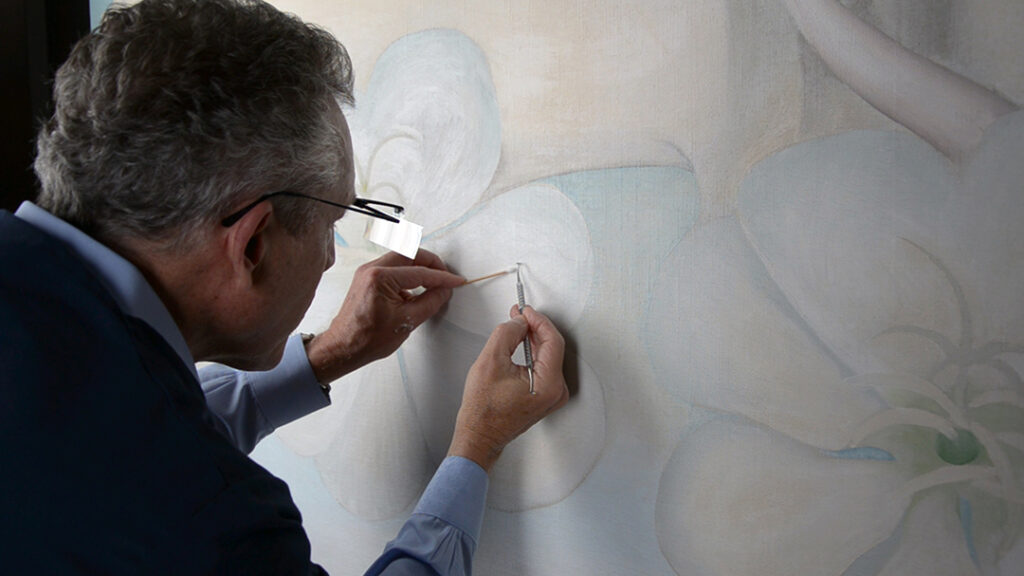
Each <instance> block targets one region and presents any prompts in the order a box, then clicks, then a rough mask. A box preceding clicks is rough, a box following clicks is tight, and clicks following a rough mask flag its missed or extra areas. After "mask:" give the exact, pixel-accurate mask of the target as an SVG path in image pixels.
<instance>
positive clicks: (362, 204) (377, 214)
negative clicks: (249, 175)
mask: <svg viewBox="0 0 1024 576" xmlns="http://www.w3.org/2000/svg"><path fill="white" fill-rule="evenodd" d="M274 196H291V197H293V198H305V199H307V200H315V201H317V202H322V203H324V204H329V205H331V206H334V207H336V208H344V209H345V210H351V211H353V212H359V213H360V214H366V215H367V216H372V217H374V218H380V219H381V220H387V221H388V222H392V223H395V224H398V223H399V220H398V218H395V217H394V216H391V215H390V214H385V213H384V212H381V211H380V210H378V209H376V208H374V207H373V206H371V205H376V206H387V207H388V208H391V209H392V210H394V211H395V214H401V213H402V212H405V208H402V207H401V206H399V205H398V204H391V203H390V202H381V201H380V200H367V199H365V198H356V199H355V200H354V201H353V202H352V205H351V206H348V205H345V204H339V203H337V202H331V201H330V200H324V199H323V198H317V197H316V196H310V195H308V194H299V193H298V192H291V191H288V190H284V191H281V192H271V193H270V194H264V195H263V196H260V197H259V198H257V199H255V200H253V201H252V202H250V203H249V204H246V205H245V206H244V207H243V208H242V209H241V210H239V211H238V212H235V213H233V214H231V215H230V216H228V217H227V218H225V219H223V220H221V221H220V224H221V226H224V227H225V228H230V227H231V226H234V225H235V222H238V221H239V220H240V219H241V218H242V216H245V215H246V214H247V213H248V212H249V211H250V210H252V209H253V208H255V207H256V205H257V204H259V203H260V202H263V201H264V200H267V199H270V198H273V197H274Z"/></svg>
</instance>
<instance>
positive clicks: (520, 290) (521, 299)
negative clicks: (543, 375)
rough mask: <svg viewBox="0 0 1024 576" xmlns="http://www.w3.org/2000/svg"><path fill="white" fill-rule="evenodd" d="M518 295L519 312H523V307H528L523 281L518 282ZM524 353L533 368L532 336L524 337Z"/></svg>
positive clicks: (527, 363) (527, 362)
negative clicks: (524, 295)
mask: <svg viewBox="0 0 1024 576" xmlns="http://www.w3.org/2000/svg"><path fill="white" fill-rule="evenodd" d="M516 295H517V296H519V313H520V314H522V313H523V308H526V298H524V297H523V284H522V282H517V283H516ZM523 354H524V355H525V356H526V365H527V366H529V367H530V368H533V349H532V347H531V346H530V337H529V336H527V337H526V338H523Z"/></svg>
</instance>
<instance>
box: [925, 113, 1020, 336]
mask: <svg viewBox="0 0 1024 576" xmlns="http://www.w3.org/2000/svg"><path fill="white" fill-rule="evenodd" d="M1022 158H1024V112H1015V113H1013V114H1007V115H1006V116H1003V117H1001V118H999V119H997V120H996V121H995V122H994V123H993V124H992V125H991V126H989V128H988V130H987V131H986V132H985V135H984V137H983V139H982V142H981V144H980V145H979V147H978V149H977V150H976V151H975V154H974V156H973V157H972V158H971V159H970V161H969V162H968V164H967V166H966V167H965V169H964V176H963V190H962V193H961V194H960V195H958V196H957V197H956V198H955V199H954V201H953V202H951V206H950V207H949V209H948V212H949V214H950V216H949V217H947V218H944V222H943V224H944V225H945V226H948V227H949V231H948V233H947V235H948V238H949V240H948V244H949V245H950V248H949V250H950V251H953V250H957V251H958V252H957V255H958V256H959V258H958V261H962V262H963V267H964V269H965V270H966V272H965V278H964V280H963V282H964V284H965V290H966V291H968V295H969V296H970V303H971V307H972V312H973V313H974V314H975V315H976V316H977V317H978V322H977V324H978V333H977V337H978V338H979V339H982V340H983V341H985V340H1008V341H1010V342H1013V343H1015V344H1018V345H1021V344H1024V299H1021V297H1020V295H1021V294H1022V293H1024V258H1021V254H1024V226H1021V222H1024V202H1021V192H1022V187H1021V183H1022V182H1024V162H1021V159H1022Z"/></svg>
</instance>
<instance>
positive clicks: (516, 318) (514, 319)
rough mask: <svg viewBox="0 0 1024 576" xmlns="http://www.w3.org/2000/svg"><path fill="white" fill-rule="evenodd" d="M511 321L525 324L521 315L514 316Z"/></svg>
mask: <svg viewBox="0 0 1024 576" xmlns="http://www.w3.org/2000/svg"><path fill="white" fill-rule="evenodd" d="M512 322H515V323H516V324H522V325H524V326H525V325H526V318H523V317H522V316H516V317H515V318H513V319H512Z"/></svg>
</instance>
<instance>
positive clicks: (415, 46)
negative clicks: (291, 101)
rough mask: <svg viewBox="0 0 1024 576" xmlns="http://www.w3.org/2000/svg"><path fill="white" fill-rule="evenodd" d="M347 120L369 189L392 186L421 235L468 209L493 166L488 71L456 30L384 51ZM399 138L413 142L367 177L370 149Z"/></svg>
mask: <svg viewBox="0 0 1024 576" xmlns="http://www.w3.org/2000/svg"><path fill="white" fill-rule="evenodd" d="M350 117H351V118H352V125H353V126H352V128H353V145H354V147H355V149H356V155H357V158H358V159H359V161H360V163H361V164H362V165H363V170H364V175H365V177H366V178H367V179H368V182H367V183H368V184H369V186H370V187H371V188H372V187H373V186H374V185H377V184H380V183H384V182H391V183H395V184H397V185H398V186H399V188H400V194H399V197H398V198H397V199H398V200H400V201H401V202H402V203H404V204H405V206H406V209H407V212H406V216H407V217H408V218H409V219H410V220H412V221H413V222H416V223H417V224H420V225H422V226H423V227H424V230H425V231H426V232H427V233H429V232H431V231H433V230H436V229H437V228H439V227H440V226H442V225H444V224H446V223H448V222H450V221H452V220H454V219H455V218H457V217H458V216H459V215H460V214H462V213H463V212H465V211H466V210H467V209H469V207H470V206H472V205H473V204H474V203H475V202H476V201H477V199H479V198H480V195H481V194H483V192H484V190H485V189H486V188H487V186H488V184H490V182H491V178H492V177H493V176H494V170H495V168H497V166H498V158H499V156H500V154H501V118H500V115H499V112H498V102H497V98H496V96H495V94H494V84H493V82H492V81H491V73H490V68H489V66H488V64H487V59H486V57H485V56H484V54H483V52H482V51H481V50H480V48H479V47H478V46H477V45H476V44H475V43H474V42H473V41H472V40H470V39H469V38H468V37H467V36H465V35H464V34H462V33H460V32H457V31H454V30H427V31H424V32H419V33H416V34H410V35H408V36H405V37H403V38H401V39H399V40H398V41H396V42H395V43H394V44H392V45H391V46H390V47H388V49H387V50H386V51H385V52H384V53H383V54H382V55H381V56H380V58H379V59H378V60H377V63H376V65H375V66H374V69H373V76H372V77H371V78H370V83H369V86H368V87H367V90H366V93H365V95H363V96H362V98H361V101H360V104H359V107H358V108H356V110H354V111H352V112H351V113H350ZM399 134H411V135H414V136H416V137H418V138H419V141H418V142H417V141H416V140H414V139H409V138H399V139H396V140H394V141H392V142H389V143H388V144H385V145H383V146H382V147H381V148H380V151H379V153H378V154H377V155H376V157H375V158H374V162H373V170H372V173H370V174H366V168H368V166H367V164H368V163H369V160H370V156H371V155H372V152H373V150H374V148H376V147H377V146H378V144H380V143H381V142H383V141H384V140H385V139H387V138H389V137H392V136H395V135H399ZM381 191H382V192H384V193H385V194H390V192H385V191H384V190H383V189H382V190H381ZM371 196H375V195H374V194H371ZM376 197H379V196H376ZM389 198H392V199H394V197H393V196H390V197H389Z"/></svg>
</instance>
